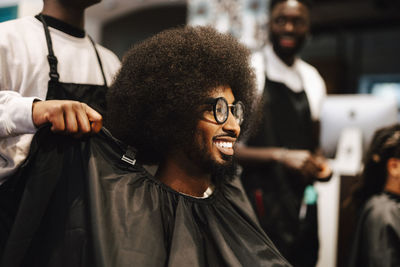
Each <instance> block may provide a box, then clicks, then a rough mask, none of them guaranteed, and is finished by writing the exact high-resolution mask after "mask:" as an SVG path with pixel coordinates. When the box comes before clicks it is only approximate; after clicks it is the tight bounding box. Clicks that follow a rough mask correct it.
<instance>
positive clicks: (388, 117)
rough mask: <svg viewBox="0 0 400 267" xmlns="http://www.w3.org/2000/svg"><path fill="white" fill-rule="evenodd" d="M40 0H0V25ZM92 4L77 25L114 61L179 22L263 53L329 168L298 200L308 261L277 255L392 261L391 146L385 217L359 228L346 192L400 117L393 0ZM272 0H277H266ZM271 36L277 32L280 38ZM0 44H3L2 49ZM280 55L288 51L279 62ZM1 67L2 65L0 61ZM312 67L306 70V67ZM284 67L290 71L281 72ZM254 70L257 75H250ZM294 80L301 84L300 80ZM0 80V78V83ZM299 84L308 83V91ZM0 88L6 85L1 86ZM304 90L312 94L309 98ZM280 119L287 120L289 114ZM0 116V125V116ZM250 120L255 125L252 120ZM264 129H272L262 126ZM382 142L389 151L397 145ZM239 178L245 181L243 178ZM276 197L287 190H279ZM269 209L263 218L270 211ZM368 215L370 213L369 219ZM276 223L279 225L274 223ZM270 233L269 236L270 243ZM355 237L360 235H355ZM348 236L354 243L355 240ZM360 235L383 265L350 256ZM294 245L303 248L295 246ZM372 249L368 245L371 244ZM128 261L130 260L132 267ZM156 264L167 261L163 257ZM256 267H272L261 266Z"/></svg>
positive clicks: (399, 24) (395, 246) (398, 13)
mask: <svg viewBox="0 0 400 267" xmlns="http://www.w3.org/2000/svg"><path fill="white" fill-rule="evenodd" d="M46 1H48V2H50V1H56V2H57V1H59V2H65V1H64V0H44V2H46ZM66 1H68V0H66ZM44 2H43V0H0V22H1V23H2V24H3V23H7V22H9V21H12V20H16V19H21V18H25V17H29V16H31V17H34V16H36V15H37V14H39V13H40V12H41V10H42V8H43V3H44ZM97 2H98V3H96V4H94V5H91V6H89V7H87V9H86V10H85V13H84V16H85V20H84V29H85V32H86V33H87V34H88V35H90V36H91V38H92V39H93V40H94V42H95V43H97V44H99V45H101V46H103V47H105V48H107V49H108V50H111V51H112V52H113V53H114V54H115V55H116V56H117V57H118V59H119V60H120V61H122V62H123V59H124V54H125V53H126V52H127V51H128V50H129V49H131V48H132V47H134V46H135V45H137V44H140V43H141V42H143V41H144V40H146V39H147V38H150V37H152V36H154V35H156V34H158V33H160V32H162V31H164V30H167V29H170V28H174V27H182V26H186V25H190V26H211V27H213V28H214V29H216V30H217V31H218V32H222V33H224V34H229V35H231V36H233V37H235V38H236V39H237V40H239V42H240V43H241V44H243V45H245V46H246V47H247V48H248V50H249V51H250V54H252V55H255V54H257V55H262V56H260V57H259V58H256V57H255V58H256V59H255V60H257V59H259V60H261V61H262V62H263V68H264V69H262V70H261V71H265V73H268V71H269V70H270V68H272V73H273V76H274V77H278V78H277V79H278V80H275V81H274V79H273V78H269V77H267V79H272V80H273V81H274V82H273V84H276V83H277V82H281V83H283V84H285V85H286V86H285V87H286V88H290V84H293V83H295V84H294V87H295V88H297V89H292V90H293V92H297V93H298V92H304V91H305V92H306V94H305V95H306V99H305V101H306V103H307V104H308V105H307V112H308V113H307V114H308V116H309V117H311V120H312V121H313V122H314V121H315V122H317V125H318V128H317V133H316V134H315V135H314V136H317V137H316V138H317V139H318V140H317V141H316V140H313V141H316V142H317V143H318V144H317V150H318V153H319V154H320V155H321V156H322V157H323V158H324V160H325V163H324V164H325V165H324V168H327V169H328V175H326V177H322V178H321V177H320V178H321V179H316V180H314V181H313V182H312V183H311V188H312V189H310V190H311V191H312V192H311V193H307V192H305V193H304V199H307V195H306V193H307V194H308V199H310V198H311V199H312V198H313V197H314V198H315V201H314V202H313V201H312V200H311V202H310V203H314V204H309V203H308V202H307V204H305V206H312V205H314V207H316V208H317V210H316V211H317V215H315V217H316V218H317V224H316V225H314V230H315V231H317V238H318V242H317V243H318V245H317V251H316V252H315V255H316V256H315V257H314V258H315V260H314V262H313V263H312V264H304V265H303V264H302V263H300V262H301V261H299V263H296V260H293V261H292V260H291V259H292V256H287V255H286V254H285V253H286V250H285V249H283V250H282V251H284V252H282V251H281V252H282V255H283V256H284V257H285V258H287V259H288V262H289V263H290V264H291V265H293V266H316V267H347V266H400V153H399V154H398V155H397V156H398V157H396V156H393V157H389V158H390V159H392V158H395V159H396V160H397V159H398V160H399V161H398V162H395V163H397V164H398V165H399V169H398V170H399V171H398V174H397V173H396V172H395V171H391V170H386V169H385V174H386V175H389V174H391V173H392V172H393V173H395V174H393V176H395V180H396V179H397V180H396V181H397V186H396V185H395V186H393V188H395V189H387V187H385V188H386V189H384V188H383V186H381V188H380V189H378V188H375V193H374V194H372V196H370V197H373V196H374V195H375V196H376V195H379V194H383V193H382V192H386V191H388V192H389V193H387V194H388V195H390V197H388V198H390V199H391V200H393V199H394V200H393V201H394V202H395V204H393V205H394V206H392V209H389V208H387V209H385V207H384V205H385V202H379V203H377V205H381V206H379V207H378V209H381V210H385V211H387V213H390V214H385V215H379V216H378V217H383V216H388V217H390V219H389V222H384V220H380V221H379V222H374V223H373V222H370V225H369V226H371V225H372V226H376V227H375V228H376V229H369V230H366V228H363V229H362V230H360V229H358V227H360V225H361V223H360V221H362V219H363V218H364V217H363V216H361V215H360V214H363V215H364V216H367V215H365V214H364V213H361V212H360V211H361V209H360V208H359V209H356V208H354V206H353V205H352V201H353V194H354V192H355V190H357V189H359V188H360V184H362V183H363V173H364V172H365V171H366V170H367V169H368V168H366V166H367V158H368V157H370V161H374V162H375V163H376V162H378V161H380V160H382V158H383V157H384V156H383V154H382V155H380V154H379V153H378V152H376V153H373V152H371V153H372V154H370V153H367V152H368V151H369V149H372V141H373V140H375V139H377V138H374V136H375V133H376V131H377V130H379V129H382V128H384V127H387V128H388V127H391V126H393V125H396V124H399V123H400V113H399V111H400V52H399V49H400V1H398V0H311V1H308V0H307V1H305V0H282V1H275V0H102V1H97ZM271 2H278V3H275V4H274V5H271ZM298 2H299V3H300V4H301V5H303V6H302V8H303V9H306V10H307V19H306V20H305V21H304V20H302V18H296V17H295V15H291V14H289V15H287V17H285V16H284V15H279V14H278V12H280V11H281V10H283V9H284V7H283V6H282V5H283V3H287V5H288V9H289V8H292V9H294V7H295V6H296V5H298ZM303 2H306V3H303ZM276 7H278V9H276ZM279 8H280V9H279ZM271 9H272V10H271ZM0 25H1V24H0ZM50 26H51V25H50ZM290 27H292V31H293V32H295V31H296V30H299V29H301V28H305V27H308V29H307V30H305V31H306V32H305V33H304V36H296V34H297V33H293V34H292V33H282V32H283V31H284V29H286V30H287V29H288V28H290ZM2 29H3V28H1V27H0V39H1V38H3V37H2V36H1V35H2V31H3V30H2ZM271 31H276V34H275V35H274V34H273V33H271ZM279 34H281V36H280V37H279ZM299 35H300V34H299ZM43 36H44V35H43ZM274 36H275V37H274ZM282 36H283V37H282ZM274 38H275V39H274ZM296 38H298V39H296ZM273 40H275V43H276V45H279V44H280V45H282V46H283V48H281V49H282V50H280V51H281V52H277V50H276V49H278V48H275V46H274V45H275V43H274V41H273ZM293 40H294V41H293ZM295 42H301V45H300V44H297V43H296V44H293V43H295ZM267 45H269V46H272V47H273V48H272V49H271V50H270V51H271V53H274V52H273V51H275V53H276V55H274V56H275V59H274V60H278V61H280V63H279V64H280V65H279V67H274V65H273V64H275V61H273V60H267V59H265V56H264V55H265V54H267V53H268V52H264V51H267V50H266V48H265V47H266V46H267ZM297 45H298V46H297ZM285 48H286V50H285ZM289 48H293V49H295V52H293V53H295V56H294V60H295V61H294V63H293V61H292V62H291V63H287V61H285V60H284V59H283V58H285V55H287V54H285V51H288V50H290V49H289ZM0 49H2V47H1V46H0ZM282 51H283V52H282ZM280 53H281V54H280ZM288 53H289V52H288ZM0 56H1V55H0ZM279 58H281V59H282V61H281V60H280V59H279ZM288 58H290V57H286V58H285V59H288ZM300 59H301V61H300ZM292 60H293V57H292ZM289 61H290V59H289ZM304 62H306V63H304ZM285 63H286V64H285ZM58 64H59V66H60V64H62V62H60V60H59V63H58ZM103 65H104V64H103ZM305 65H306V66H305ZM0 66H1V68H6V66H5V65H4V64H1V65H0ZM288 66H289V67H288ZM294 66H298V68H297V69H294V70H292V69H293V68H292V67H294ZM311 68H312V71H310V73H309V72H308V71H309V70H310V69H311ZM287 69H290V71H289V70H287ZM314 70H316V71H317V73H319V75H317V76H318V78H316V80H313V79H314V78H315V77H314V76H313V77H311V76H307V75H311V74H312V75H314V72H315V71H314ZM286 71H288V72H290V73H286ZM302 71H304V72H305V73H306V74H305V76H302V75H301V74H299V73H301V72H302ZM2 72H3V70H0V79H2V77H4V76H2V75H1V73H2ZM255 72H257V70H255ZM311 72H312V73H311ZM293 73H294V75H295V74H296V73H297V74H299V75H298V76H296V75H295V76H296V77H298V78H297V80H296V79H294V80H293V79H291V78H293V77H292V76H291V75H293ZM285 74H287V76H285ZM103 75H104V74H103ZM255 76H256V77H257V78H258V77H259V76H257V73H255ZM261 76H262V77H263V78H262V79H261V82H262V84H264V85H265V89H264V87H262V89H261V90H264V91H265V90H266V89H267V88H268V85H269V84H270V83H268V81H265V77H266V76H264V73H262V74H261ZM271 77H272V75H271ZM285 77H289V78H288V79H289V80H290V79H291V80H290V81H287V82H285V81H284V80H285V79H286V78H285ZM310 77H311V78H310ZM308 78H309V80H308ZM321 78H322V80H321ZM296 81H300V84H299V83H298V82H296ZM1 84H2V81H0V85H1ZM257 84H259V79H257ZM321 86H322V89H321V90H320V88H317V89H315V88H316V87H321ZM305 87H310V89H307V88H305ZM0 90H7V89H4V88H0ZM289 90H290V89H289ZM296 90H297V91H296ZM270 94H272V93H270ZM274 94H275V93H274ZM313 94H314V95H316V96H315V97H314V96H312V95H313ZM264 96H265V94H264ZM274 97H278V95H274ZM307 98H308V100H307ZM314 98H315V99H314ZM0 100H1V98H0ZM271 101H272V100H271ZM261 103H264V102H261ZM284 103H286V102H282V104H280V105H279V104H278V105H275V106H280V107H277V108H281V109H285V106H284ZM0 104H2V103H0ZM303 104H304V103H303ZM272 106H274V105H272ZM275 106H274V107H275ZM295 110H296V109H295ZM214 112H215V111H214ZM275 112H276V113H275V115H274V113H273V112H272V115H270V116H271V117H274V116H275V117H276V118H278V119H277V120H275V121H278V122H277V128H279V131H283V130H284V129H286V128H287V127H286V125H285V123H283V124H282V123H279V116H280V115H279V114H280V112H279V111H275ZM228 113H229V111H228ZM214 115H215V113H214ZM288 116H290V117H293V116H294V115H288ZM302 116H303V115H302ZM1 118H2V117H1V114H0V119H1ZM272 120H273V118H272ZM292 121H293V120H292ZM1 123H3V122H1V121H0V124H1ZM257 123H261V122H259V121H257ZM271 125H274V124H271ZM287 129H289V130H288V131H290V129H294V128H291V127H288V128H287ZM265 131H267V132H268V131H269V128H268V127H267V128H266V130H265ZM271 131H273V130H272V129H271ZM279 135H282V136H289V135H287V134H286V133H283V132H280V133H279ZM375 137H376V136H375ZM396 137H398V138H399V140H400V131H399V129H397V130H396V131H395V132H394V133H393V134H392V135H390V136H389V137H388V140H387V141H386V142H381V143H380V144H381V145H382V147H383V148H382V147H381V148H379V149H380V150H379V151H382V150H383V149H385V148H386V147H387V146H388V145H390V143H393V142H395V141H393V140H392V139H396ZM399 140H398V141H399ZM244 142H245V141H244ZM397 148H400V142H399V143H398V144H397ZM290 149H291V147H290V146H287V147H286V148H285V149H284V152H280V153H281V154H280V156H279V157H285V155H286V153H287V150H290ZM295 149H297V148H295ZM391 149H392V150H394V149H396V147H394V148H391ZM392 150H390V151H392ZM385 151H386V150H385ZM382 153H383V152H382ZM385 155H386V154H385ZM390 159H389V160H388V161H387V162H385V163H386V165H385V166H387V168H389V165H390V162H391V161H390ZM239 162H240V161H239ZM395 163H393V164H395ZM149 168H151V167H149ZM371 168H372V167H371ZM393 168H395V167H393ZM244 169H246V168H244ZM243 172H245V170H244V171H243ZM385 174H382V176H384V175H385ZM396 174H397V176H396ZM375 176H377V173H375ZM375 178H378V177H375ZM380 178H381V177H380ZM382 179H383V178H382ZM242 183H244V184H245V183H246V182H245V181H243V178H242ZM393 183H396V182H393ZM245 187H246V186H245ZM375 187H379V185H377V184H375ZM308 188H309V187H308V186H307V189H308ZM270 191H273V189H270ZM259 192H260V191H255V195H254V197H255V200H254V202H253V201H251V198H252V197H253V195H248V198H249V199H250V202H251V203H252V204H254V205H253V207H252V208H253V210H254V212H255V214H258V212H262V213H263V214H264V213H265V214H268V207H267V206H263V205H262V200H261V202H260V201H259V200H260V199H259V198H258V197H260V195H257V193H259ZM0 194H1V191H0ZM310 195H311V196H310ZM261 197H262V196H261ZM281 197H282V198H284V197H286V196H283V195H282V196H281ZM278 198H279V195H275V197H274V201H275V200H276V201H279V200H278ZM270 200H271V198H270ZM302 201H303V200H302ZM260 203H261V204H260ZM302 203H304V201H303V202H302ZM316 203H318V205H316ZM375 204H376V203H375ZM260 205H261V206H260ZM302 207H303V206H301V207H299V209H300V211H297V212H299V216H300V217H301V218H302V216H303V217H304V216H305V215H302V212H303V209H302ZM306 209H307V208H306ZM393 209H394V210H393ZM263 216H268V215H263ZM273 216H274V215H271V217H273ZM396 216H397V217H396ZM305 218H308V217H305ZM368 218H369V217H368ZM280 219H282V220H283V218H280V217H275V218H272V220H273V221H275V222H277V221H279V220H280ZM364 219H365V218H364ZM369 219H370V220H372V218H369ZM375 219H376V218H375ZM365 220H367V219H365ZM260 222H262V220H260ZM277 223H278V224H279V222H277ZM299 223H301V220H300V222H299ZM380 223H381V224H384V223H388V224H390V225H389V226H386V228H385V229H388V228H390V229H389V230H387V232H382V231H384V230H379V231H380V232H379V233H374V230H376V231H378V230H377V229H378V227H379V226H381V227H383V226H382V225H379V224H380ZM261 224H263V223H261ZM268 225H270V223H269V224H268ZM268 225H267V226H265V228H264V231H265V232H266V233H267V235H268V236H269V237H271V234H269V233H268V229H267V228H268ZM396 227H397V228H396ZM277 231H279V230H277ZM272 232H273V234H275V235H279V233H277V234H276V233H274V232H275V230H274V231H272ZM369 233H371V237H370V238H368V237H366V235H368V234H369ZM372 233H373V234H372ZM273 234H272V237H271V240H272V242H274V243H275V241H274V237H275V235H273ZM357 235H361V236H362V237H360V236H358V237H357V238H356V236H357ZM372 235H373V236H372ZM382 236H385V238H383V237H382ZM290 238H292V237H290ZM303 239H304V240H307V237H303ZM310 239H312V237H310ZM356 239H357V240H358V242H360V243H361V244H358V245H355V244H356V243H357V242H356ZM380 239H385V240H380ZM360 240H362V241H360ZM299 242H300V241H299ZM368 242H370V243H375V244H376V246H378V247H379V246H380V243H379V242H383V243H385V244H383V245H382V249H381V250H379V249H376V250H375V251H371V252H370V254H371V255H372V254H373V253H383V252H382V250H384V251H386V253H385V254H381V255H380V256H379V257H380V260H381V263H382V265H379V264H378V265H376V262H374V263H375V264H374V263H372V262H369V263H368V260H364V261H362V260H359V259H357V257H358V256H357V255H355V253H356V254H357V253H359V254H360V253H361V252H360V251H363V252H362V254H363V255H364V254H369V252H366V251H368V250H366V249H367V248H365V247H368V246H367V245H365V244H366V243H368ZM277 244H278V245H277V248H278V250H280V243H279V242H277ZM298 246H299V247H301V246H302V245H301V244H300V245H299V244H298ZM390 246H392V247H390ZM355 247H356V248H355ZM371 247H374V246H372V245H371ZM312 249H313V247H312V248H310V250H312ZM363 249H364V250H363ZM377 251H380V252H377ZM182 253H186V252H182ZM310 254H313V253H310ZM0 257H1V255H0ZM221 257H222V256H221ZM377 257H378V256H377ZM371 258H372V256H371ZM357 260H358V261H357ZM360 262H362V263H360ZM367 263H368V264H367ZM0 264H1V263H0ZM231 264H232V265H229V264H228V265H221V266H246V265H243V263H242V264H239V263H238V264H234V263H231ZM291 265H290V266H291ZM27 266H29V265H27ZM49 266H50V265H49ZM124 266H125V265H124ZM127 266H129V265H127ZM130 266H139V265H135V264H132V265H130ZM165 266H170V265H168V264H165ZM194 266H197V265H194ZM200 266H202V265H200ZM204 266H206V265H204ZM215 266H219V265H215ZM247 266H257V265H247ZM259 266H275V265H262V264H260V265H259ZM276 266H281V265H276ZM282 266H283V265H282ZM285 266H286V265H285Z"/></svg>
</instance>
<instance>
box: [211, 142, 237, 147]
mask: <svg viewBox="0 0 400 267" xmlns="http://www.w3.org/2000/svg"><path fill="white" fill-rule="evenodd" d="M215 145H216V146H219V147H221V148H232V147H233V142H216V143H215Z"/></svg>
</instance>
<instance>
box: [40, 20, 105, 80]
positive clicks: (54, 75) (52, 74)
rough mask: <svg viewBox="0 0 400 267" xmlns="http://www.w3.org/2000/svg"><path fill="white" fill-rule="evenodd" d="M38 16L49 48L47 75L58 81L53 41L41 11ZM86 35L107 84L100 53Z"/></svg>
mask: <svg viewBox="0 0 400 267" xmlns="http://www.w3.org/2000/svg"><path fill="white" fill-rule="evenodd" d="M39 18H40V20H41V21H42V23H43V28H44V34H45V36H46V43H47V49H48V50H49V54H48V55H47V60H48V62H49V66H50V72H49V76H50V79H51V80H53V81H56V82H58V79H59V78H60V75H59V74H58V71H57V64H58V60H57V57H56V56H55V55H54V51H53V43H52V41H51V37H50V32H49V28H48V26H47V23H46V21H45V20H44V18H43V15H42V13H40V14H39ZM88 37H89V40H90V42H91V43H92V45H93V48H94V51H95V52H96V56H97V62H98V63H99V66H100V70H101V75H102V76H103V80H104V86H107V79H106V76H105V75H104V70H103V64H102V63H101V58H100V55H99V53H98V52H97V49H96V45H95V43H94V41H93V40H92V38H91V37H90V36H89V35H88Z"/></svg>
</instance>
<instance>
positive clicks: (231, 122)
mask: <svg viewBox="0 0 400 267" xmlns="http://www.w3.org/2000/svg"><path fill="white" fill-rule="evenodd" d="M222 128H223V129H224V131H227V132H231V133H234V134H235V136H236V137H238V136H239V134H240V125H239V123H238V122H237V120H236V118H235V116H233V114H232V111H229V116H228V119H227V120H226V122H225V123H224V125H223V127H222Z"/></svg>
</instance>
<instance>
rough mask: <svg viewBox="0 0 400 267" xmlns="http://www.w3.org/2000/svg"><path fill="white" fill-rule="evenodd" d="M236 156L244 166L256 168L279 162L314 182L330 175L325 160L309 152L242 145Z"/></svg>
mask: <svg viewBox="0 0 400 267" xmlns="http://www.w3.org/2000/svg"><path fill="white" fill-rule="evenodd" d="M235 156H236V158H237V159H238V160H239V162H240V163H241V164H243V165H253V166H254V165H263V164H266V163H269V162H279V163H281V164H283V165H285V166H286V167H287V168H289V169H292V170H294V171H298V172H300V173H301V174H302V175H303V176H304V177H308V178H310V179H312V180H314V179H324V177H325V175H328V176H329V175H330V170H329V166H327V165H326V162H325V159H324V158H323V157H321V156H318V155H315V154H313V153H311V152H310V151H308V150H293V149H286V148H278V147H247V146H245V145H242V144H240V145H238V146H237V148H236V150H235ZM326 168H328V170H327V169H326Z"/></svg>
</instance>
